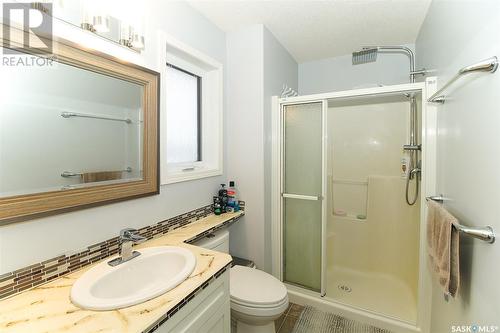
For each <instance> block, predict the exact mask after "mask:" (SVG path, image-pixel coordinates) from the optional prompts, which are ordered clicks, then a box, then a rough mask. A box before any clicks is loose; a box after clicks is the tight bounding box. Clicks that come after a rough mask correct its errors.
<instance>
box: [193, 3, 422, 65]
mask: <svg viewBox="0 0 500 333" xmlns="http://www.w3.org/2000/svg"><path fill="white" fill-rule="evenodd" d="M430 1H431V0H329V1H307V0H302V1H281V0H269V1H252V0H244V1H213V0H208V1H188V3H189V4H190V5H191V6H192V7H193V8H195V9H197V10H198V11H200V12H201V13H202V14H203V15H204V16H206V17H207V18H208V19H209V20H210V21H212V22H213V23H215V24H216V25H217V26H218V27H219V28H220V29H222V30H223V31H226V32H231V31H235V30H238V29H239V28H241V27H244V26H247V25H251V24H257V23H263V24H264V25H265V26H266V27H267V28H268V29H269V30H270V31H271V32H272V33H273V34H274V35H275V36H276V38H278V40H279V41H280V42H281V43H282V44H283V46H284V47H285V48H286V49H287V50H288V51H289V52H290V54H291V55H292V56H293V57H294V58H295V60H297V61H298V62H299V63H301V62H305V61H311V60H317V59H323V58H329V57H334V56H338V55H345V54H349V53H351V52H352V51H353V50H356V49H358V48H359V47H360V46H361V45H374V44H385V45H389V44H397V45H399V44H412V43H414V42H415V40H416V38H417V34H418V32H419V30H420V26H421V25H422V22H423V20H424V18H425V15H426V14H427V9H428V7H429V4H430Z"/></svg>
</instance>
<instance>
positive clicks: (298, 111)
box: [282, 102, 323, 292]
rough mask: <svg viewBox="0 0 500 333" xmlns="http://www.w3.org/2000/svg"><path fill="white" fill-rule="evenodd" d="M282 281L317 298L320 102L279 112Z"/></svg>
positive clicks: (320, 208)
mask: <svg viewBox="0 0 500 333" xmlns="http://www.w3.org/2000/svg"><path fill="white" fill-rule="evenodd" d="M282 115H283V150H282V151H283V180H282V218H283V280H284V281H285V282H288V283H291V284H296V285H299V286H302V287H305V288H308V289H311V290H314V291H317V292H321V291H322V289H321V280H322V279H321V274H322V243H323V242H322V230H323V227H322V226H323V223H322V221H323V200H322V199H323V197H322V194H323V176H322V175H323V121H322V120H323V102H314V103H305V104H293V105H285V106H283V114H282Z"/></svg>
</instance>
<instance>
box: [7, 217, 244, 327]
mask: <svg viewBox="0 0 500 333" xmlns="http://www.w3.org/2000/svg"><path fill="white" fill-rule="evenodd" d="M243 214H244V212H238V213H227V214H223V215H220V216H215V215H209V216H207V217H205V218H202V219H200V220H198V221H196V222H193V223H190V224H188V225H186V226H183V227H180V228H178V229H175V230H173V231H170V232H168V233H167V234H165V235H163V236H160V237H157V238H154V239H152V240H149V241H147V242H145V243H142V244H140V245H138V246H136V247H134V249H135V250H138V251H140V250H141V248H147V247H156V246H172V245H173V246H178V247H182V248H185V249H188V250H189V251H191V252H192V253H193V254H194V255H195V256H196V267H195V269H194V271H193V273H192V274H191V275H190V276H189V277H188V278H187V279H186V280H185V281H184V282H182V283H181V284H179V285H178V286H177V287H175V288H174V289H171V290H170V291H168V292H166V293H164V294H163V295H160V296H158V297H156V298H153V299H151V300H148V301H146V302H143V303H140V304H136V305H133V306H130V307H126V308H122V309H118V310H109V311H93V310H84V309H81V308H79V307H77V306H75V305H74V304H73V303H72V302H71V300H70V292H71V288H72V286H73V284H74V283H75V282H76V280H77V279H78V278H79V277H81V276H82V275H83V274H84V273H85V272H86V271H88V270H89V269H90V268H91V267H93V266H86V267H85V268H83V269H81V270H79V271H76V272H73V273H70V274H67V275H63V276H61V277H59V278H57V279H54V280H53V281H51V282H49V283H47V284H43V285H40V286H37V287H36V288H34V289H31V290H27V291H25V292H23V293H21V294H18V295H16V296H13V297H11V298H7V299H4V300H2V301H0V313H1V316H0V331H1V332H5V333H12V332H32V333H36V332H56V331H64V332H97V331H106V332H126V333H129V332H130V333H132V332H133V333H139V332H186V331H187V332H229V331H230V303H229V299H230V298H229V267H230V265H231V261H232V258H231V256H230V255H228V254H225V253H220V252H215V251H211V250H208V249H203V248H200V247H198V246H194V245H190V244H187V243H186V242H192V241H194V240H196V239H198V238H199V237H203V236H204V235H206V234H207V233H209V232H212V231H214V230H217V229H218V228H221V227H223V226H227V225H228V223H231V222H234V221H235V220H237V219H239V218H240V217H241V216H242V215H243ZM110 259H111V257H108V258H105V259H104V260H106V261H109V260H110Z"/></svg>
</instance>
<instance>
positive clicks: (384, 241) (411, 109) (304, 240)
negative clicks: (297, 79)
mask: <svg viewBox="0 0 500 333" xmlns="http://www.w3.org/2000/svg"><path fill="white" fill-rule="evenodd" d="M433 89H435V79H434V80H433V79H432V78H429V79H427V81H426V82H425V83H409V84H402V85H394V86H385V87H376V88H369V89H358V90H349V91H341V92H332V93H326V94H317V95H308V96H298V97H290V98H281V99H280V98H278V97H275V98H274V99H273V103H274V112H273V134H274V135H273V189H272V192H273V274H274V275H275V276H277V277H278V278H280V279H281V280H282V281H284V282H285V284H286V285H287V287H288V289H289V292H290V295H291V296H290V297H291V300H292V301H294V300H296V301H298V302H300V303H306V304H313V305H316V306H318V307H321V308H324V309H326V310H328V311H331V312H336V313H339V314H342V315H345V316H346V317H351V318H352V319H357V320H362V321H365V322H368V323H371V324H375V325H378V326H379V327H381V328H387V329H392V330H394V331H397V332H406V331H407V332H414V331H417V330H419V329H420V330H422V329H423V331H425V326H426V325H427V321H428V310H429V306H428V301H429V299H428V298H429V297H428V294H429V281H428V277H427V276H426V274H424V272H425V270H424V269H422V268H423V267H425V266H424V265H425V262H426V255H425V252H424V248H425V223H424V220H425V219H424V217H425V205H424V204H423V203H422V199H421V198H423V197H425V194H426V193H432V192H433V190H434V186H435V184H434V173H435V166H434V161H435V159H434V154H435V142H434V140H435V135H433V133H435V130H436V124H435V113H434V111H435V110H434V109H433V107H432V106H426V103H422V101H423V100H425V98H426V95H427V94H428V93H432V91H433ZM412 104H413V105H412ZM412 117H413V121H412ZM433 131H434V132H433ZM410 146H412V147H416V146H418V149H419V150H420V149H421V151H420V152H419V153H418V154H417V153H416V152H415V150H412V149H408V147H410ZM412 154H414V155H413V157H412ZM417 157H418V158H417ZM417 164H418V165H417ZM417 168H418V170H417V171H415V170H416V169H417ZM412 174H413V176H412ZM409 177H412V179H408V178H409ZM410 180H412V181H410ZM409 183H410V187H412V189H413V190H410V191H408V184H409ZM411 183H413V184H411ZM417 186H418V187H419V188H420V190H419V192H418V193H417V192H416V191H415V189H416V187H417ZM408 192H409V193H410V194H409V195H408ZM408 197H410V198H409V199H410V200H408ZM407 201H410V202H407Z"/></svg>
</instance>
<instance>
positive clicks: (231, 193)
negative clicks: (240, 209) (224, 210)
mask: <svg viewBox="0 0 500 333" xmlns="http://www.w3.org/2000/svg"><path fill="white" fill-rule="evenodd" d="M237 200H238V199H237V198H236V187H234V180H231V181H230V182H229V188H228V189H227V205H228V206H229V207H233V208H234V206H235V205H236V201H237Z"/></svg>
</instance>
